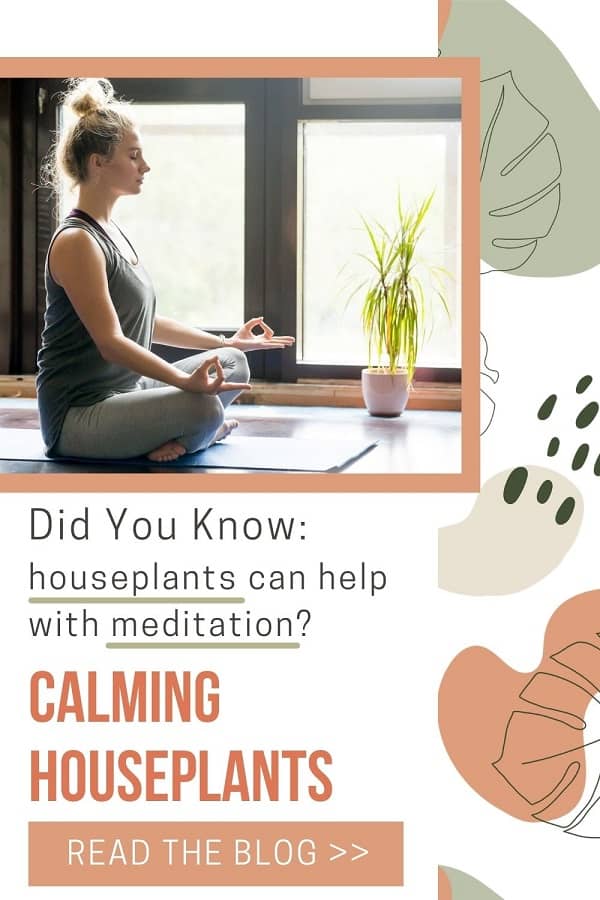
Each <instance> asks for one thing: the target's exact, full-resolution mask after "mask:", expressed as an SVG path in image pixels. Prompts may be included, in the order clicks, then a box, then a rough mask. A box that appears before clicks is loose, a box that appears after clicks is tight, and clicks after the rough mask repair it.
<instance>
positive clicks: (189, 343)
mask: <svg viewBox="0 0 600 900" xmlns="http://www.w3.org/2000/svg"><path fill="white" fill-rule="evenodd" d="M152 340H153V341H155V342H156V343H157V344H164V345H165V346H166V347H183V348H185V349H187V350H218V349H219V347H223V346H224V344H223V340H221V338H220V336H219V335H216V334H209V332H208V331H201V330H200V329H199V328H192V327H191V326H190V325H184V324H183V322H177V321H176V320H175V319H168V318H167V317H166V316H156V318H155V320H154V332H153V334H152ZM225 346H228V347H230V346H231V340H227V339H225Z"/></svg>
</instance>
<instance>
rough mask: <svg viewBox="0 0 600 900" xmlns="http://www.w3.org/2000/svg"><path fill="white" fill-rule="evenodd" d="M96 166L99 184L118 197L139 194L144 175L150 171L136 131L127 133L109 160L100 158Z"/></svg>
mask: <svg viewBox="0 0 600 900" xmlns="http://www.w3.org/2000/svg"><path fill="white" fill-rule="evenodd" d="M92 162H93V163H94V161H93V160H92ZM95 166H97V168H95V170H94V171H95V172H96V173H97V174H98V182H99V183H102V184H103V185H104V186H105V187H106V188H107V190H109V191H110V193H112V194H113V195H115V196H117V197H121V196H124V195H126V194H139V193H140V191H141V190H142V184H143V182H144V175H145V174H146V172H149V171H150V166H149V165H148V163H147V162H146V160H145V159H144V155H143V152H142V142H141V140H140V135H139V133H138V132H137V131H135V130H134V129H132V130H131V131H126V132H125V134H124V135H123V138H122V140H121V141H120V142H119V143H118V144H117V146H116V147H115V150H114V153H113V155H112V156H111V157H110V158H109V159H106V158H105V157H98V159H97V160H96V161H95Z"/></svg>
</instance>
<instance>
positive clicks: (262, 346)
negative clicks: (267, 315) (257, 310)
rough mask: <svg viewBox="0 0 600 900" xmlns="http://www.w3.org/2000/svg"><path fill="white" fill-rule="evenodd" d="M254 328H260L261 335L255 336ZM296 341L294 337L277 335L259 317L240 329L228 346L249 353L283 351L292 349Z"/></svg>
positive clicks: (231, 338)
mask: <svg viewBox="0 0 600 900" xmlns="http://www.w3.org/2000/svg"><path fill="white" fill-rule="evenodd" d="M254 328H260V333H259V334H255V333H254V330H253V329H254ZM295 341H296V339H295V338H293V337H289V336H287V335H286V336H284V335H280V334H275V333H274V331H273V329H272V328H270V327H269V326H268V325H267V323H266V322H265V320H264V319H263V317H262V316H259V317H257V318H256V319H250V320H249V321H248V322H246V323H245V325H242V327H241V328H238V330H237V331H236V333H235V334H234V335H233V337H230V338H229V340H228V341H227V344H228V345H229V346H230V347H236V348H237V349H238V350H244V351H245V352H246V353H248V352H249V351H250V350H283V349H284V348H285V347H291V346H292V344H294V343H295Z"/></svg>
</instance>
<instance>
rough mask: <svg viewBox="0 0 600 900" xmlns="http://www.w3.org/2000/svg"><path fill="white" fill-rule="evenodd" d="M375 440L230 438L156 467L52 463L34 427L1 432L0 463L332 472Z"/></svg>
mask: <svg viewBox="0 0 600 900" xmlns="http://www.w3.org/2000/svg"><path fill="white" fill-rule="evenodd" d="M376 443H377V442H376V441H365V440H336V439H335V438H327V439H322V438H310V439H309V438H288V437H285V438H282V437H244V436H242V435H230V436H229V437H228V438H227V439H226V440H224V441H222V442H220V443H218V444H214V445H213V446H212V447H209V448H208V449H207V450H201V451H200V452H199V453H187V454H186V455H185V456H180V457H179V459H176V460H175V461H174V462H170V463H155V462H150V460H148V459H146V458H145V457H143V456H136V457H134V458H131V459H100V460H99V459H73V458H66V457H65V458H61V459H54V458H53V459H51V460H49V459H48V457H47V456H46V455H45V454H44V448H43V445H42V436H41V434H40V432H39V431H38V430H37V429H33V428H2V429H0V459H11V460H23V461H33V462H38V461H39V462H53V463H59V464H60V463H61V462H68V463H71V464H72V463H74V462H75V463H80V464H81V465H82V466H85V465H86V463H87V464H89V463H93V464H94V465H98V464H99V463H100V464H106V465H110V466H123V467H127V466H136V467H139V466H148V467H152V468H156V467H157V466H159V467H160V468H161V469H165V470H167V469H181V468H188V467H190V466H193V467H197V468H202V469H273V470H280V471H293V472H331V471H333V470H336V469H341V468H342V466H345V465H347V464H348V463H349V462H351V461H352V460H354V459H357V458H358V457H359V456H362V455H363V454H364V453H366V452H367V451H368V450H370V449H371V448H372V447H374V446H375V445H376Z"/></svg>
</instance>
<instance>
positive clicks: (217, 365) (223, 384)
mask: <svg viewBox="0 0 600 900" xmlns="http://www.w3.org/2000/svg"><path fill="white" fill-rule="evenodd" d="M212 369H214V374H213V373H212V371H211V370H212ZM182 387H183V389H184V390H186V391H192V392H193V393H195V394H221V393H223V391H249V390H251V387H250V385H249V384H248V383H247V382H245V381H242V382H238V381H225V373H224V372H223V366H222V365H221V361H220V360H219V357H218V356H211V357H210V358H209V359H205V360H204V362H203V363H202V365H200V366H198V368H197V369H194V371H193V372H192V374H191V375H188V376H187V378H186V379H185V381H184V383H183V384H182Z"/></svg>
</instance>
